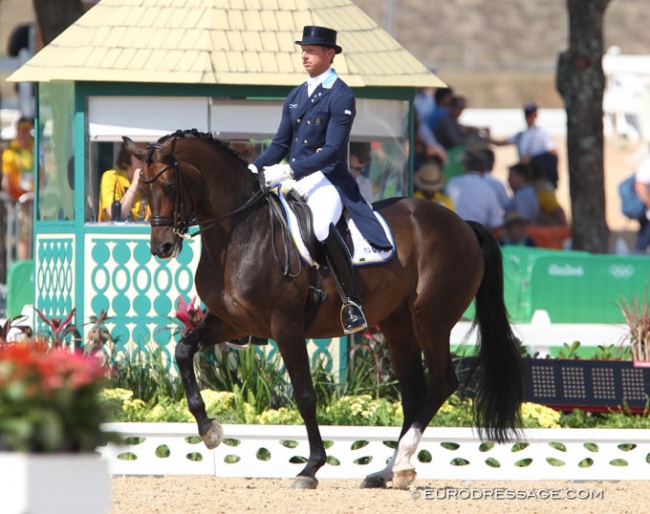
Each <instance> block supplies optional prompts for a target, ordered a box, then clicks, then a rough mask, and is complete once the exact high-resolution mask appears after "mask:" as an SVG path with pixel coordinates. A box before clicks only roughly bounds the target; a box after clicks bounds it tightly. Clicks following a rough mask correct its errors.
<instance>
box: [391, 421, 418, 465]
mask: <svg viewBox="0 0 650 514" xmlns="http://www.w3.org/2000/svg"><path fill="white" fill-rule="evenodd" d="M421 439H422V430H420V429H419V428H413V427H411V428H409V429H408V431H407V432H406V434H404V437H402V439H400V442H399V445H398V446H397V458H396V459H395V465H394V466H393V471H400V470H402V469H413V466H412V465H411V462H410V461H411V457H412V456H413V454H414V453H415V451H416V450H417V449H418V445H419V444H420V440H421Z"/></svg>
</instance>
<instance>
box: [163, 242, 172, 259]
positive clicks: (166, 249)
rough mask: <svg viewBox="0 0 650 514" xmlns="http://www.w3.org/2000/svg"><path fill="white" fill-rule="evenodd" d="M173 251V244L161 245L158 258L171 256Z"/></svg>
mask: <svg viewBox="0 0 650 514" xmlns="http://www.w3.org/2000/svg"><path fill="white" fill-rule="evenodd" d="M173 249H174V243H169V242H167V243H163V244H162V245H161V247H160V256H161V257H166V256H168V255H171V253H172V250H173Z"/></svg>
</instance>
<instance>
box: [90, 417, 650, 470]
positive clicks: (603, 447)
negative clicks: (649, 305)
mask: <svg viewBox="0 0 650 514" xmlns="http://www.w3.org/2000/svg"><path fill="white" fill-rule="evenodd" d="M104 429H105V430H107V431H113V432H117V433H119V434H120V435H121V436H122V437H124V438H125V439H126V441H127V444H126V445H116V444H113V443H111V444H109V445H108V446H105V447H102V448H100V450H99V451H100V453H101V455H102V457H103V458H104V459H106V460H107V461H108V464H109V471H110V473H111V474H112V475H114V476H121V475H211V476H216V477H263V478H291V477H294V476H296V475H297V474H298V473H299V472H300V470H302V468H303V466H304V462H305V461H304V460H302V461H301V460H300V458H301V457H302V458H306V457H307V456H308V454H309V444H308V442H307V435H306V431H305V428H304V427H303V426H295V425H294V426H288V425H287V426H281V425H224V431H225V439H224V442H223V443H222V444H221V445H220V446H219V447H218V448H216V449H215V450H208V449H207V448H206V447H205V446H204V444H203V442H201V441H200V440H199V438H198V437H197V433H196V425H195V424H194V423H108V424H106V425H105V427H104ZM321 434H322V436H323V440H324V441H325V443H326V447H327V454H328V458H329V461H328V463H327V464H326V465H325V466H323V468H321V470H320V471H319V472H318V477H319V478H354V479H362V478H363V477H365V476H366V475H368V474H370V473H373V472H375V471H379V470H380V469H382V468H383V467H384V465H385V463H386V462H387V461H388V459H390V457H391V456H392V454H393V449H392V448H393V447H394V443H395V441H396V439H397V437H398V435H399V428H398V427H356V426H345V427H343V426H321ZM524 438H525V443H523V444H522V443H518V444H516V443H508V444H500V445H492V444H488V443H482V442H481V441H480V439H479V438H478V437H477V435H476V433H475V431H474V430H473V429H471V428H428V429H427V430H426V431H425V433H424V437H423V439H422V441H421V443H420V446H419V448H418V453H417V455H416V456H415V457H414V458H413V459H412V463H413V464H414V465H415V466H416V471H417V474H418V478H424V479H439V480H492V479H499V480H541V479H544V480H571V481H581V480H647V479H649V478H650V431H648V430H634V429H625V430H623V429H611V430H610V429H530V430H526V431H525V433H524ZM391 444H392V446H391Z"/></svg>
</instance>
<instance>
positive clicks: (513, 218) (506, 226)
mask: <svg viewBox="0 0 650 514" xmlns="http://www.w3.org/2000/svg"><path fill="white" fill-rule="evenodd" d="M527 226H528V220H527V219H526V218H524V217H523V216H522V215H521V213H520V212H518V211H510V212H508V213H507V214H506V216H505V220H504V222H503V231H502V234H501V237H499V238H498V239H499V244H500V245H501V246H508V245H510V246H529V247H535V246H537V245H536V244H535V241H534V240H533V239H532V238H530V237H529V236H527V235H526V227H527Z"/></svg>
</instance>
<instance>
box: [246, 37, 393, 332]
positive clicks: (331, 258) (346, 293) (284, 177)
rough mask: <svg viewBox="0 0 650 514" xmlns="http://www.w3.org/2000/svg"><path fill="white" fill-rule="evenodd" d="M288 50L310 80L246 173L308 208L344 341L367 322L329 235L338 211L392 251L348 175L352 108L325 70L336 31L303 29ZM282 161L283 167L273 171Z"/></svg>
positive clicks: (344, 89) (337, 242)
mask: <svg viewBox="0 0 650 514" xmlns="http://www.w3.org/2000/svg"><path fill="white" fill-rule="evenodd" d="M295 43H296V44H297V45H300V46H301V48H302V64H303V67H304V68H305V70H306V71H307V73H308V74H309V77H308V78H307V81H306V82H305V83H303V84H302V85H300V86H298V87H296V88H294V89H293V90H292V91H291V92H290V93H289V96H288V97H287V99H286V100H285V102H284V106H283V108H282V119H281V121H280V126H279V127H278V131H277V133H276V135H275V137H274V139H273V141H272V142H271V144H270V146H269V147H268V148H267V149H266V150H265V151H264V153H263V154H262V155H260V156H259V157H258V158H257V159H256V160H255V161H254V162H253V163H252V164H251V165H250V166H249V168H250V169H251V171H253V172H255V173H257V171H258V170H261V169H263V170H264V178H265V181H266V184H267V185H273V184H277V183H279V182H286V181H289V184H290V185H291V186H292V187H294V189H296V190H297V191H298V192H299V193H300V194H301V195H302V196H304V197H305V199H306V200H307V204H308V205H309V207H310V209H311V211H312V213H313V223H314V233H315V235H316V238H317V239H318V240H319V241H320V242H322V243H323V245H324V247H325V254H326V257H327V263H328V265H329V267H330V268H331V269H332V272H333V274H334V278H335V281H336V284H337V287H338V290H339V294H340V295H341V300H342V302H343V307H342V309H341V323H342V324H343V330H344V332H345V333H347V334H351V333H354V332H358V331H359V330H363V329H364V328H366V327H367V322H366V317H365V314H364V313H363V310H362V308H361V296H360V294H359V288H358V285H357V282H356V278H355V275H354V270H353V268H352V261H351V257H350V253H349V251H348V248H347V246H346V244H345V242H344V241H343V238H342V237H341V235H340V234H339V232H338V231H337V230H336V228H335V224H336V222H337V221H338V220H339V218H340V217H341V214H342V212H343V209H344V208H345V209H346V210H347V211H348V213H349V214H350V216H351V217H352V219H353V220H354V222H355V224H356V225H357V227H358V228H359V230H360V232H361V234H362V235H363V236H364V237H365V238H366V239H367V241H368V242H369V243H370V244H371V245H372V246H373V247H374V248H377V249H379V250H390V249H391V248H392V246H391V244H390V242H389V241H388V239H387V238H386V235H385V233H384V230H383V228H382V227H381V225H380V224H379V222H378V221H377V219H376V218H375V216H374V214H373V212H372V208H371V207H370V205H369V204H368V203H367V202H366V201H365V200H364V199H363V197H362V196H361V193H360V191H359V187H358V186H357V183H356V181H355V179H354V177H353V176H352V174H351V173H350V171H349V169H348V165H347V146H348V141H349V138H350V131H351V129H352V122H353V121H354V116H355V114H356V107H355V99H354V94H353V93H352V90H351V89H350V88H349V87H348V85H347V84H345V83H344V82H343V81H342V80H341V79H340V78H339V77H338V75H337V73H336V71H335V70H334V68H332V66H331V65H332V62H333V60H334V56H335V55H336V54H339V53H341V51H342V49H341V47H340V46H339V45H337V44H336V31H335V30H332V29H329V28H325V27H318V26H306V27H304V29H303V33H302V40H301V41H296V42H295ZM284 158H287V161H288V162H287V163H286V164H285V163H280V161H281V160H283V159H284Z"/></svg>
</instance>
